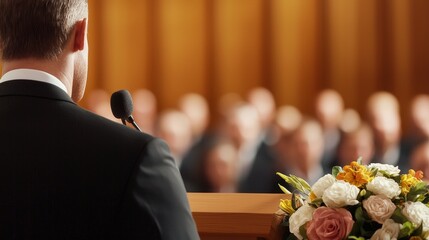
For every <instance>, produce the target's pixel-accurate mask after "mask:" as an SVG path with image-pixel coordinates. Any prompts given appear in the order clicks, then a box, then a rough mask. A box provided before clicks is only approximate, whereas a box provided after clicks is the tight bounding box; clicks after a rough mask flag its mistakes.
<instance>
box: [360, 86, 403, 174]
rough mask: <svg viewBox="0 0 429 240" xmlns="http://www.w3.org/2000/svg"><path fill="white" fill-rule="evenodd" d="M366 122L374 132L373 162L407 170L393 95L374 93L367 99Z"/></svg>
mask: <svg viewBox="0 0 429 240" xmlns="http://www.w3.org/2000/svg"><path fill="white" fill-rule="evenodd" d="M367 109H368V122H369V124H370V126H371V128H372V130H373V131H374V142H375V155H374V162H377V163H386V164H391V165H397V166H398V167H399V168H400V169H401V170H402V171H404V172H406V171H408V169H409V167H410V166H409V160H408V155H409V153H408V151H407V149H406V147H405V145H404V144H403V142H402V140H401V118H400V114H399V102H398V100H397V99H396V97H395V96H393V94H391V93H388V92H376V93H374V94H373V95H371V96H370V97H369V98H368V102H367Z"/></svg>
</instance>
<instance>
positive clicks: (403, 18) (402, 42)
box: [391, 0, 413, 117]
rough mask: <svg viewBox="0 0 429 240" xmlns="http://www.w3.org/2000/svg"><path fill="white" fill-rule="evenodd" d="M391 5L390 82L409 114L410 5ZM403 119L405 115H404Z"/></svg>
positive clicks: (398, 1) (396, 1) (398, 0)
mask: <svg viewBox="0 0 429 240" xmlns="http://www.w3.org/2000/svg"><path fill="white" fill-rule="evenodd" d="M391 4H392V7H391V9H392V23H393V29H392V49H391V51H392V55H393V58H392V65H393V67H392V73H393V74H392V82H393V85H394V93H395V95H396V96H397V97H398V99H399V100H400V101H401V102H402V103H404V104H403V106H402V108H403V110H404V113H405V112H409V107H408V103H409V100H410V98H411V97H412V95H413V93H412V84H410V83H412V81H413V79H412V77H413V76H412V70H411V68H412V66H411V14H412V11H411V5H410V4H409V2H407V1H403V0H393V1H391ZM404 117H405V115H404Z"/></svg>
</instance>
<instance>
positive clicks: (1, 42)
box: [0, 0, 88, 60]
mask: <svg viewBox="0 0 429 240" xmlns="http://www.w3.org/2000/svg"><path fill="white" fill-rule="evenodd" d="M87 15H88V1H87V0H0V50H1V54H2V59H3V60H17V59H25V58H36V59H53V58H56V57H58V56H59V55H60V54H61V52H62V50H63V48H64V46H65V45H66V43H67V41H68V38H69V36H70V34H71V31H72V29H73V26H74V24H75V23H76V21H77V20H79V19H82V18H86V16H87Z"/></svg>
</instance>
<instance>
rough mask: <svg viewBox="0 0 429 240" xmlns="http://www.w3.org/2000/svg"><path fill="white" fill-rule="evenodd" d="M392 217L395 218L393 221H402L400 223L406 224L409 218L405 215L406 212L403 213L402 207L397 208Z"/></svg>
mask: <svg viewBox="0 0 429 240" xmlns="http://www.w3.org/2000/svg"><path fill="white" fill-rule="evenodd" d="M390 218H391V219H393V221H395V222H397V223H400V224H404V223H406V222H408V219H407V218H406V217H405V216H404V214H402V212H401V209H400V208H396V209H395V211H394V212H393V214H392V216H391V217H390Z"/></svg>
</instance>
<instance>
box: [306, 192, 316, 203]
mask: <svg viewBox="0 0 429 240" xmlns="http://www.w3.org/2000/svg"><path fill="white" fill-rule="evenodd" d="M308 197H309V198H310V202H313V201H314V200H316V199H317V196H316V194H314V192H311V193H310V196H308Z"/></svg>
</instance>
